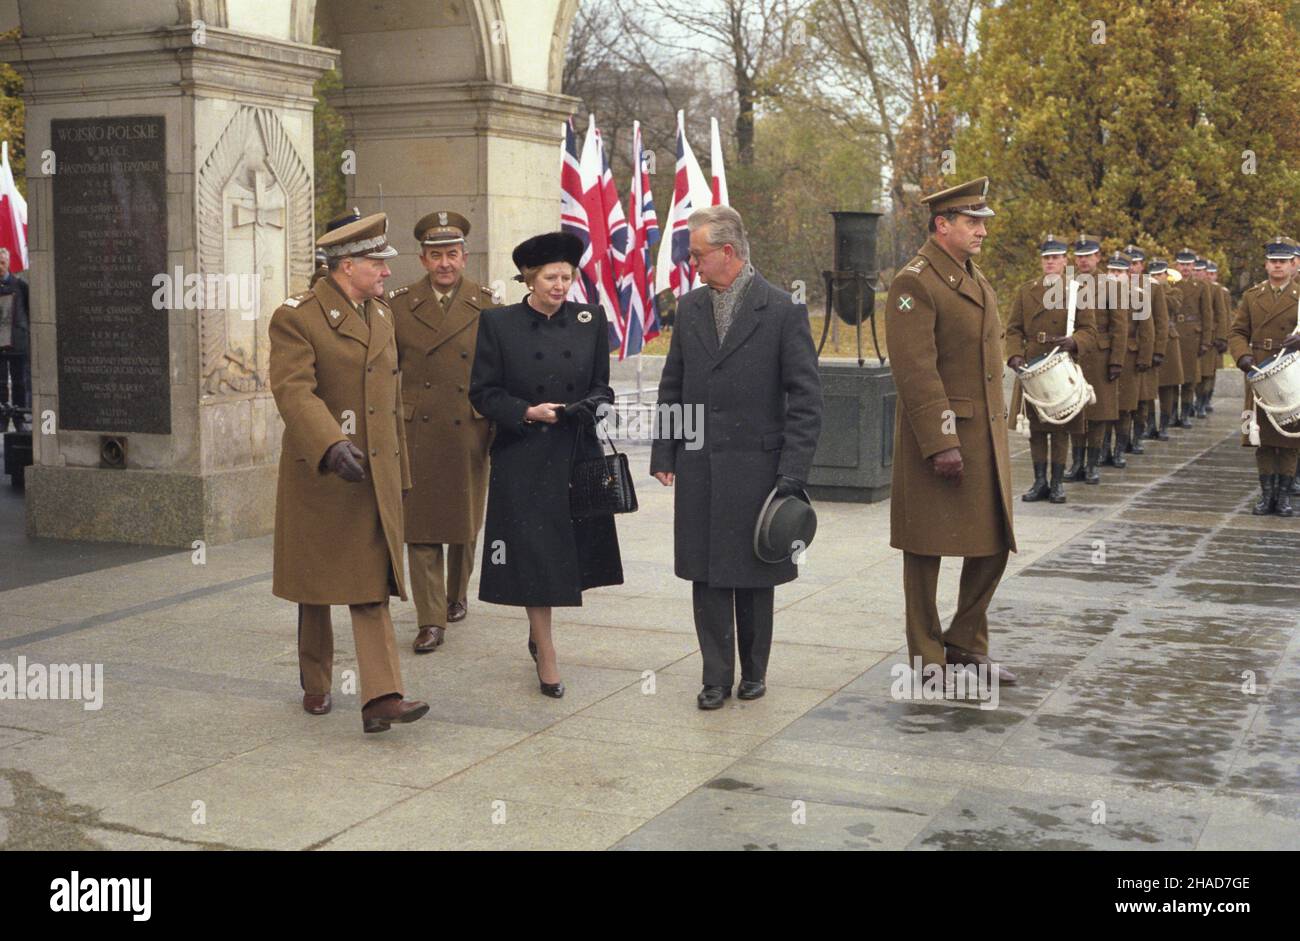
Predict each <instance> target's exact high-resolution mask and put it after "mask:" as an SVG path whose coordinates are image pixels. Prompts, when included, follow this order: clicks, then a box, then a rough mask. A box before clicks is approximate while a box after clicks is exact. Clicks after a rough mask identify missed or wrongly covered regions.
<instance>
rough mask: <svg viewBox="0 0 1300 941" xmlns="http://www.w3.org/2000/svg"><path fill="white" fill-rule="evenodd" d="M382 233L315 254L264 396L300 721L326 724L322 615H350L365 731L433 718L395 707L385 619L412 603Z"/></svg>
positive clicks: (405, 482)
mask: <svg viewBox="0 0 1300 941" xmlns="http://www.w3.org/2000/svg"><path fill="white" fill-rule="evenodd" d="M387 231H388V219H387V217H386V216H385V215H384V214H383V213H376V214H375V215H371V216H366V217H365V218H363V219H359V220H357V221H356V222H353V223H351V224H349V225H345V226H342V227H340V228H338V229H335V230H334V231H333V232H330V233H327V234H326V235H324V236H322V237H321V238H320V240H319V241H318V242H317V245H318V246H319V247H320V248H323V249H324V250H325V255H326V259H327V261H326V264H327V266H328V267H329V275H328V276H326V277H324V278H321V279H320V280H318V281H317V282H316V284H315V285H314V286H313V287H312V288H311V289H310V290H309V291H305V292H303V293H302V294H298V295H295V296H294V297H291V298H289V299H288V300H287V301H285V302H284V304H282V305H281V306H280V307H279V308H278V309H277V310H276V311H275V314H274V315H273V316H272V317H271V326H270V339H271V392H272V394H273V395H274V396H275V404H276V407H277V408H278V409H279V411H280V417H281V418H283V419H284V438H283V441H282V443H281V450H280V473H279V481H278V485H277V489H276V501H275V564H274V574H273V579H272V588H271V590H272V592H274V594H275V595H277V596H278V597H280V598H285V599H287V600H289V601H295V602H297V603H298V663H299V671H300V680H301V683H302V688H303V708H304V709H306V710H307V711H308V712H310V713H312V714H313V715H323V714H324V713H327V712H329V711H330V707H331V700H330V685H331V678H332V671H333V661H334V633H333V629H332V625H331V623H330V605H335V604H339V605H347V606H348V609H349V611H350V613H351V615H352V634H353V637H354V639H355V641H356V652H357V667H358V669H359V672H360V674H361V701H362V703H363V706H362V710H361V718H362V726H363V728H364V729H365V731H367V732H382V731H385V730H386V729H388V728H389V726H390V725H391V723H393V722H412V721H414V720H416V719H418V718H420V717H421V716H423V715H424V714H425V713H426V712H428V711H429V707H428V705H426V704H425V703H422V702H414V701H409V700H407V699H405V698H404V697H403V691H402V674H401V669H400V667H399V665H398V660H397V645H396V641H395V639H394V637H393V622H392V618H391V616H390V615H389V612H388V598H389V596H390V595H394V594H395V595H398V596H399V597H402V598H405V597H406V589H405V587H404V581H403V578H402V497H403V495H404V493H405V492H406V491H407V490H408V489H410V486H411V475H410V470H409V466H408V463H407V457H406V437H405V433H404V431H403V428H402V420H401V416H400V414H399V411H398V410H399V408H400V406H401V401H402V400H401V377H400V376H399V375H398V364H397V344H396V342H395V341H394V331H393V322H392V313H391V312H390V311H389V310H388V308H387V307H386V306H385V305H384V303H383V300H382V298H383V293H384V278H385V277H387V276H388V274H389V270H388V265H387V263H386V259H387V258H391V257H392V256H393V255H396V254H397V252H396V250H394V249H393V248H391V247H390V246H389V244H388V235H387Z"/></svg>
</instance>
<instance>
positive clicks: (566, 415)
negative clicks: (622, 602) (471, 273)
mask: <svg viewBox="0 0 1300 941" xmlns="http://www.w3.org/2000/svg"><path fill="white" fill-rule="evenodd" d="M582 248H583V246H582V242H581V240H579V239H578V238H577V237H576V236H573V235H570V234H568V233H564V232H554V233H548V234H546V235H539V236H535V237H534V238H531V239H529V240H528V241H526V242H523V243H522V244H520V245H519V246H518V247H516V248H515V251H514V255H513V258H514V262H515V265H516V267H518V268H519V271H520V275H521V280H523V281H524V283H525V284H526V285H527V286H528V290H529V293H528V296H527V297H525V298H524V300H523V301H521V302H520V303H518V304H514V305H512V306H509V307H500V308H497V309H496V310H490V311H484V312H483V314H482V316H480V317H479V326H478V346H477V349H476V351H475V356H474V368H473V370H472V371H471V373H470V385H469V398H470V402H471V403H472V404H473V406H474V408H475V409H477V410H478V412H479V414H480V415H483V416H484V417H486V418H488V419H491V420H492V421H493V422H495V423H496V437H495V439H494V440H493V443H492V447H491V451H490V453H491V472H490V475H489V477H488V502H487V518H486V520H485V522H484V533H483V562H482V565H481V566H480V568H479V572H480V576H479V594H478V596H479V600H480V601H487V602H491V603H493V604H505V605H520V606H523V607H524V608H525V610H526V611H527V612H528V627H529V634H530V639H529V641H528V650H529V652H530V653H531V654H532V655H533V659H534V660H536V661H537V676H538V681H539V683H540V685H541V689H542V692H543V693H545V694H546V695H548V696H553V697H555V698H559V697H560V696H563V695H564V684H563V683H562V682H560V675H559V668H558V666H557V665H556V657H555V645H554V643H553V642H552V639H551V608H553V607H573V606H578V605H581V604H582V592H583V590H584V589H587V588H595V587H598V586H601V585H621V584H622V583H623V564H622V560H621V558H620V556H619V549H618V533H617V532H616V531H615V527H614V517H613V516H599V517H594V518H588V519H580V520H575V519H573V518H571V516H570V514H569V476H570V467H571V462H572V461H573V460H575V459H577V460H581V459H583V458H591V457H599V456H600V455H601V454H602V453H603V449H602V447H601V444H600V441H599V439H597V437H596V431H595V422H596V412H597V409H598V408H599V407H600V405H601V404H602V403H604V404H606V405H610V404H612V403H613V400H614V393H613V390H612V389H611V388H610V387H609V327H608V324H607V321H606V319H605V315H604V313H603V312H602V311H601V310H600V309H599V308H597V307H591V306H587V305H585V304H576V303H573V302H572V301H566V300H565V299H564V298H565V296H566V295H567V294H568V292H569V287H570V285H571V284H572V283H573V276H574V271H575V270H576V268H577V264H578V262H579V260H580V259H581V257H582Z"/></svg>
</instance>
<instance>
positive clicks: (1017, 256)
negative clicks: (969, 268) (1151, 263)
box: [945, 0, 1300, 291]
mask: <svg viewBox="0 0 1300 941" xmlns="http://www.w3.org/2000/svg"><path fill="white" fill-rule="evenodd" d="M1097 21H1100V22H1101V23H1104V26H1105V42H1104V43H1100V42H1096V41H1094V40H1095V39H1096V38H1098V27H1097V25H1096V23H1097ZM1298 40H1300V36H1298V35H1297V32H1296V29H1295V27H1294V26H1293V25H1292V24H1291V23H1288V21H1287V19H1286V17H1285V16H1284V14H1283V12H1282V11H1281V10H1279V9H1278V6H1277V5H1276V4H1274V3H1269V2H1265V0H1233V2H1191V0H1153V2H1146V0H1143V2H1137V0H1103V2H1087V3H1085V2H1082V0H1010V2H1007V3H1005V4H1003V5H1001V6H998V7H996V8H992V9H986V10H985V11H984V15H983V17H982V19H981V21H980V42H979V48H978V51H977V52H976V53H974V54H973V55H971V56H969V57H967V58H966V60H965V61H964V62H963V63H962V64H961V66H960V68H959V69H958V70H957V71H956V72H955V74H954V76H953V81H952V82H951V84H950V85H949V86H948V88H947V89H946V92H945V95H946V97H947V99H948V101H947V103H948V104H949V105H950V106H951V107H953V108H954V109H955V110H956V111H957V112H958V113H960V114H964V115H966V116H967V118H968V124H967V126H966V127H965V128H964V129H962V130H961V131H960V132H959V135H958V138H957V166H958V167H959V168H960V170H959V174H958V175H959V176H960V177H961V178H963V179H965V178H969V177H973V176H979V175H984V174H987V175H988V176H989V177H990V178H991V181H992V182H991V188H990V197H991V201H992V203H993V205H994V207H995V208H996V209H997V210H998V216H997V218H996V219H994V220H992V225H991V226H990V237H989V239H988V241H986V243H985V248H984V252H983V257H982V258H981V265H982V267H983V268H984V269H985V271H986V272H988V273H989V276H990V277H991V278H993V279H994V281H995V283H996V284H997V285H998V287H999V289H1000V290H1003V289H1009V288H1010V287H1011V286H1013V285H1015V284H1017V283H1019V282H1021V281H1023V280H1027V279H1028V278H1031V277H1033V276H1034V275H1035V274H1037V273H1038V271H1039V268H1038V264H1037V256H1036V253H1035V252H1034V251H1033V250H1032V246H1033V245H1035V244H1036V242H1037V240H1038V239H1039V237H1040V236H1041V235H1042V234H1044V233H1046V232H1049V231H1050V232H1054V233H1056V234H1060V235H1067V236H1072V235H1074V234H1075V233H1077V232H1079V231H1080V230H1086V231H1090V232H1095V233H1097V234H1099V235H1101V236H1102V237H1103V238H1104V239H1105V245H1104V247H1105V248H1106V249H1107V250H1111V249H1114V248H1117V247H1120V246H1122V245H1124V244H1125V243H1127V242H1129V241H1134V242H1137V243H1138V244H1140V245H1141V246H1142V247H1143V248H1144V249H1146V250H1147V252H1148V255H1150V254H1152V253H1155V254H1158V255H1163V256H1165V257H1166V258H1168V257H1169V256H1170V255H1171V253H1172V252H1173V251H1176V250H1177V249H1178V248H1180V247H1181V246H1182V245H1184V244H1187V245H1190V246H1191V247H1192V248H1194V249H1195V250H1197V251H1198V252H1200V254H1202V255H1204V256H1206V257H1209V258H1212V259H1214V260H1215V261H1216V262H1218V264H1219V267H1220V272H1221V274H1220V281H1222V282H1224V283H1230V286H1231V287H1232V288H1233V289H1234V291H1236V290H1240V289H1241V287H1242V286H1244V285H1248V284H1250V283H1253V281H1254V280H1258V278H1260V277H1262V271H1263V255H1262V252H1261V250H1260V249H1261V245H1262V243H1263V241H1264V240H1265V239H1267V238H1268V237H1269V236H1271V235H1273V234H1275V233H1276V232H1279V231H1280V232H1282V233H1285V234H1294V233H1296V232H1297V231H1298V230H1300V167H1298V166H1297V164H1296V161H1295V155H1296V154H1297V153H1300V76H1298V75H1297V73H1296V71H1295V70H1294V69H1292V68H1290V67H1289V66H1288V65H1287V63H1288V62H1289V61H1291V59H1292V57H1293V55H1294V50H1295V49H1296V48H1297V46H1298V45H1300V43H1298ZM1252 155H1253V169H1254V172H1253V173H1252V172H1248V170H1249V169H1250V168H1249V166H1248V161H1250V160H1251V159H1252ZM1229 273H1231V274H1232V277H1231V279H1229V278H1228V277H1227V275H1228V274H1229Z"/></svg>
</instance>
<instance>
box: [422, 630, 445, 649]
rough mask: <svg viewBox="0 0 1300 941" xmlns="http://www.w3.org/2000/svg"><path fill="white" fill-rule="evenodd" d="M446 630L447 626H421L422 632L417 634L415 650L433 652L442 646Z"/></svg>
mask: <svg viewBox="0 0 1300 941" xmlns="http://www.w3.org/2000/svg"><path fill="white" fill-rule="evenodd" d="M446 632H447V629H446V628H445V627H422V628H420V633H418V634H416V635H415V652H416V653H433V652H434V651H435V650H437V649H438V648H439V647H441V646H442V641H443V636H444V635H445V634H446Z"/></svg>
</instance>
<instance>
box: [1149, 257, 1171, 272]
mask: <svg viewBox="0 0 1300 941" xmlns="http://www.w3.org/2000/svg"><path fill="white" fill-rule="evenodd" d="M1168 271H1169V262H1167V261H1165V260H1164V259H1163V258H1155V259H1152V261H1151V265H1150V266H1149V267H1148V268H1147V274H1165V273H1167V272H1168Z"/></svg>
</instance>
